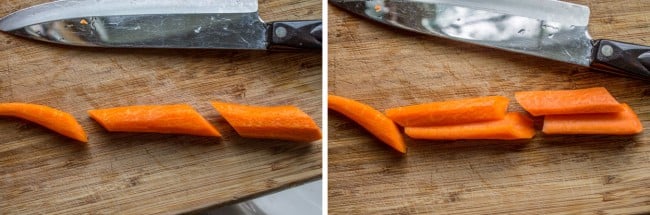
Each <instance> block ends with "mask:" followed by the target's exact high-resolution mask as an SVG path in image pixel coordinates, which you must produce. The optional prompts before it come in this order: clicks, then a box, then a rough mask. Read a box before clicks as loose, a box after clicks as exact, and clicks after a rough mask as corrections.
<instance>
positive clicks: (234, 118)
mask: <svg viewBox="0 0 650 215" xmlns="http://www.w3.org/2000/svg"><path fill="white" fill-rule="evenodd" d="M212 106H213V107H214V108H215V109H217V111H219V113H220V114H221V116H223V118H225V119H226V121H228V123H229V124H230V125H231V126H232V127H233V128H235V131H237V133H238V134H239V135H240V136H242V137H246V138H260V139H278V140H289V141H297V142H313V141H316V140H320V139H322V138H323V135H322V133H321V131H320V128H319V127H318V125H316V123H315V122H314V120H313V119H312V118H311V117H309V115H307V114H306V113H305V112H303V111H302V110H300V109H298V108H297V107H294V106H279V107H259V106H245V105H239V104H232V103H225V102H212Z"/></svg>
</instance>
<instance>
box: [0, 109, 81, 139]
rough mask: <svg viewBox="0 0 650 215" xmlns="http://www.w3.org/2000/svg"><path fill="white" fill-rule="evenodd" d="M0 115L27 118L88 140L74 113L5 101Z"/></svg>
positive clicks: (57, 130) (64, 134)
mask: <svg viewBox="0 0 650 215" xmlns="http://www.w3.org/2000/svg"><path fill="white" fill-rule="evenodd" d="M0 116H10V117H18V118H21V119H25V120H28V121H31V122H34V123H36V124H39V125H42V126H44V127H46V128H48V129H50V130H52V131H56V132H57V133H59V134H61V135H63V136H66V137H69V138H72V139H75V140H78V141H81V142H84V143H86V142H88V137H87V136H86V132H84V130H83V128H82V127H81V125H79V123H78V122H77V120H76V119H75V118H74V117H73V116H72V115H70V114H69V113H66V112H63V111H60V110H57V109H54V108H51V107H47V106H43V105H35V104H25V103H3V104H0Z"/></svg>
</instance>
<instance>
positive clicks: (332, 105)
mask: <svg viewBox="0 0 650 215" xmlns="http://www.w3.org/2000/svg"><path fill="white" fill-rule="evenodd" d="M327 104H328V106H329V109H332V110H334V111H336V112H339V113H341V114H343V115H345V116H347V117H348V118H350V119H352V120H353V121H355V122H357V123H359V124H360V125H361V126H362V127H364V128H365V129H366V130H368V131H369V132H370V133H372V134H373V135H375V136H376V137H377V138H379V139H380V140H381V141H383V142H384V143H386V144H388V145H390V146H391V147H393V148H394V149H395V150H397V151H399V152H401V153H406V144H405V143H404V139H403V138H402V134H400V132H399V130H398V129H397V126H396V125H395V123H394V122H393V121H392V120H390V119H389V118H388V117H386V116H384V114H382V113H381V112H379V111H377V110H375V109H374V108H372V107H370V106H368V105H366V104H363V103H360V102H357V101H354V100H352V99H348V98H344V97H340V96H335V95H329V96H328V98H327Z"/></svg>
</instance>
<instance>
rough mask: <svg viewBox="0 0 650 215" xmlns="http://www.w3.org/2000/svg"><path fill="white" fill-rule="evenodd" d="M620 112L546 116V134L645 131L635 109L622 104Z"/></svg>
mask: <svg viewBox="0 0 650 215" xmlns="http://www.w3.org/2000/svg"><path fill="white" fill-rule="evenodd" d="M621 108H623V111H621V112H618V113H600V114H576V115H555V116H545V117H544V128H543V130H542V131H543V132H544V133H545V134H608V135H632V134H638V133H641V131H643V125H642V124H641V121H639V117H637V115H636V114H635V113H634V110H632V108H630V106H628V105H627V104H622V105H621Z"/></svg>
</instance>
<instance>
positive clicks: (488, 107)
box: [386, 96, 509, 127]
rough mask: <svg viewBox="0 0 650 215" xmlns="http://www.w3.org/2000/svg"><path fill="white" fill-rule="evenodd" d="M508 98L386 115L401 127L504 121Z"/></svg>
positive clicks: (412, 108)
mask: <svg viewBox="0 0 650 215" xmlns="http://www.w3.org/2000/svg"><path fill="white" fill-rule="evenodd" d="M508 102H509V99H508V98H506V97H503V96H490V97H480V98H471V99H462V100H452V101H444V102H433V103H428V104H421V105H413V106H407V107H398V108H392V109H388V110H386V116H387V117H388V118H390V119H392V120H393V121H395V122H397V124H400V125H401V126H404V127H420V126H437V125H454V124H463V123H469V122H480V121H490V120H498V119H503V117H505V116H506V112H507V109H508Z"/></svg>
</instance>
